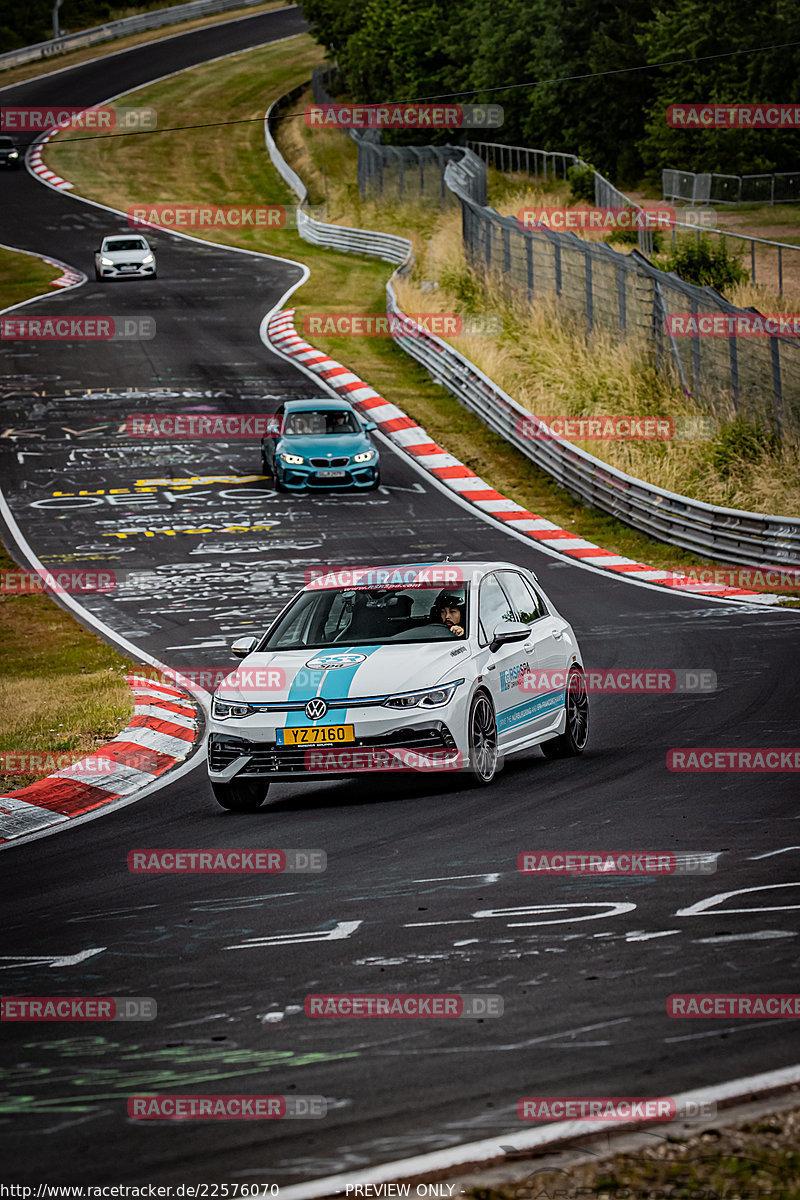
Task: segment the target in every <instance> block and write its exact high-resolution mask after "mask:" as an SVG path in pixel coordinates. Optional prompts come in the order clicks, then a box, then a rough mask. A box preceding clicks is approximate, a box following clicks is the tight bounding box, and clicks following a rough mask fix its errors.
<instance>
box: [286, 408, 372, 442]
mask: <svg viewBox="0 0 800 1200" xmlns="http://www.w3.org/2000/svg"><path fill="white" fill-rule="evenodd" d="M360 431H361V425H360V424H359V422H358V418H357V417H356V415H355V413H351V412H344V411H343V410H342V409H324V410H321V411H318V412H295V413H288V414H287V416H286V421H285V423H284V426H283V432H284V434H288V435H289V437H297V436H301V437H327V436H328V434H331V433H359V432H360Z"/></svg>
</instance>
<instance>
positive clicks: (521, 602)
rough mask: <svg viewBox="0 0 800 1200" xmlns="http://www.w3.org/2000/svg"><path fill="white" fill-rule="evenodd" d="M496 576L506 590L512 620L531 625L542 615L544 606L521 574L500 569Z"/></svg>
mask: <svg viewBox="0 0 800 1200" xmlns="http://www.w3.org/2000/svg"><path fill="white" fill-rule="evenodd" d="M498 577H499V579H500V580H501V582H502V584H503V588H504V590H505V591H506V592H508V596H509V599H510V600H511V604H512V606H513V609H514V616H513V618H512V620H514V621H521V622H522V623H523V625H531V624H532V623H533V622H534V621H536V620H538V618H539V617H542V616H544V606H543V604H542V602H541V600H540V599H539V597H538V596H537V595H536V593H535V592H534V591H533V589H532V588H531V587H530V586H529V585H528V584H527V583H526V581H525V580H524V579H523V578H522V576H521V575H518V574H517V573H516V571H500V572H498Z"/></svg>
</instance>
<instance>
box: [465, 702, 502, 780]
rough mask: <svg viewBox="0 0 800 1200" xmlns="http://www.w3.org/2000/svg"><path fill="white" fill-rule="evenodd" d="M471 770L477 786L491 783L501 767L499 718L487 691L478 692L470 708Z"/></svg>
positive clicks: (471, 775)
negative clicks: (498, 734) (498, 742)
mask: <svg viewBox="0 0 800 1200" xmlns="http://www.w3.org/2000/svg"><path fill="white" fill-rule="evenodd" d="M467 736H468V738H469V770H470V778H471V782H472V783H473V784H475V786H476V787H485V786H486V785H487V784H489V783H491V782H492V780H493V779H494V777H495V775H496V774H497V772H498V771H499V769H500V755H499V753H498V749H497V718H496V717H495V713H494V705H493V704H492V701H491V700H490V698H489V696H488V695H487V694H486V692H478V693H477V694H476V695H475V696H473V698H472V704H471V705H470V708H469V725H468V730H467Z"/></svg>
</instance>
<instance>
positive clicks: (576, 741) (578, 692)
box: [540, 667, 589, 758]
mask: <svg viewBox="0 0 800 1200" xmlns="http://www.w3.org/2000/svg"><path fill="white" fill-rule="evenodd" d="M564 707H565V709H566V714H567V721H566V725H565V728H564V732H563V733H561V734H559V736H558V737H554V738H550V740H549V741H548V742H542V743H541V746H540V749H541V751H542V754H543V755H544V756H545V758H572V756H573V755H575V754H583V752H584V750H585V749H586V743H587V742H588V740H589V697H588V695H587V693H586V677H585V676H584V674H583V671H581V670H580V668H578V667H573V668H572V670H571V671H570V673H569V679H568V680H567V694H566V696H565V699H564Z"/></svg>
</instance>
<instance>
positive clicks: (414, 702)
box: [383, 679, 464, 708]
mask: <svg viewBox="0 0 800 1200" xmlns="http://www.w3.org/2000/svg"><path fill="white" fill-rule="evenodd" d="M463 682H464V680H463V679H454V680H453V682H452V683H443V684H442V685H441V687H435V688H422V689H421V690H420V691H417V692H398V693H397V695H395V696H387V697H386V699H385V700H384V702H383V703H384V706H385V707H386V708H443V707H444V705H445V704H449V703H450V701H451V700H452V699H453V696H454V695H455V691H456V688H458V687H460V686H461V684H462V683H463Z"/></svg>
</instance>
